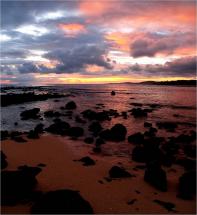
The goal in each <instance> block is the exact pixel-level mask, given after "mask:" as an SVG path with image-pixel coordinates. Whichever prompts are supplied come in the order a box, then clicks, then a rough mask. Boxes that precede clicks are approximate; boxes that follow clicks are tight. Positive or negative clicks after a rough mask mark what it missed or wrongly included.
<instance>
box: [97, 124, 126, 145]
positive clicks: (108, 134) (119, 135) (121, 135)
mask: <svg viewBox="0 0 197 215" xmlns="http://www.w3.org/2000/svg"><path fill="white" fill-rule="evenodd" d="M126 134H127V129H126V127H125V126H124V125H122V124H119V123H118V124H115V125H114V126H113V127H112V128H111V129H110V130H109V129H106V130H104V131H102V132H101V133H100V134H99V135H100V137H101V138H103V139H105V140H110V141H116V142H119V141H123V140H125V136H126Z"/></svg>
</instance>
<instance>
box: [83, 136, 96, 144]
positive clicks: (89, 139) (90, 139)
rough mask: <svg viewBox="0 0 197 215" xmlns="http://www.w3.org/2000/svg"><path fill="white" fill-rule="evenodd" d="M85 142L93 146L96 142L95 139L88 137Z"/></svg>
mask: <svg viewBox="0 0 197 215" xmlns="http://www.w3.org/2000/svg"><path fill="white" fill-rule="evenodd" d="M84 142H85V143H87V144H91V143H93V142H94V138H93V137H86V138H85V139H84Z"/></svg>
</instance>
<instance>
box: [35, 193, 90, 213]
mask: <svg viewBox="0 0 197 215" xmlns="http://www.w3.org/2000/svg"><path fill="white" fill-rule="evenodd" d="M31 213H32V214H93V209H92V207H91V205H90V204H89V202H87V201H86V200H84V199H83V198H82V197H81V195H80V194H79V192H77V191H73V190H56V191H50V192H47V193H46V194H44V195H43V196H42V197H41V198H40V199H39V200H38V201H37V202H35V204H34V205H33V206H32V208H31Z"/></svg>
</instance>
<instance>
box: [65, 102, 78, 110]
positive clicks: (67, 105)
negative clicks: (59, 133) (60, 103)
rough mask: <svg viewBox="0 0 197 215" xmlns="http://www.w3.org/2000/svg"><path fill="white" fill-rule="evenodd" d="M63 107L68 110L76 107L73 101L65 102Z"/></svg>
mask: <svg viewBox="0 0 197 215" xmlns="http://www.w3.org/2000/svg"><path fill="white" fill-rule="evenodd" d="M65 108H66V109H68V110H73V109H76V108H77V105H76V103H75V102H74V101H70V102H68V103H67V104H66V106H65Z"/></svg>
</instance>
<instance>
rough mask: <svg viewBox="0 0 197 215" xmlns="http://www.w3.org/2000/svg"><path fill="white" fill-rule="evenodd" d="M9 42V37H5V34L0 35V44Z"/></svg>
mask: <svg viewBox="0 0 197 215" xmlns="http://www.w3.org/2000/svg"><path fill="white" fill-rule="evenodd" d="M9 40H11V37H10V36H8V35H6V34H0V41H1V42H6V41H9Z"/></svg>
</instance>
